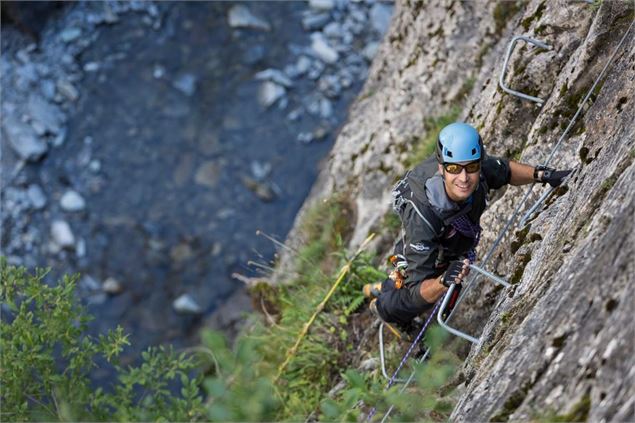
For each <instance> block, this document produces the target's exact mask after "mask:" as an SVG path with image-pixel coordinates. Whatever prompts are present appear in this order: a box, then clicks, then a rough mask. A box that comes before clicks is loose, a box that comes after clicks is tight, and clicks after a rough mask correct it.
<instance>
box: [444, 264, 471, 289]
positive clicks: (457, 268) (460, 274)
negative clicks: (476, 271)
mask: <svg viewBox="0 0 635 423" xmlns="http://www.w3.org/2000/svg"><path fill="white" fill-rule="evenodd" d="M469 264H470V262H469V260H467V259H466V260H463V261H460V260H455V261H452V262H450V265H449V266H448V269H447V270H446V271H445V273H444V274H443V276H442V277H441V283H442V284H443V285H444V286H446V287H448V288H449V287H450V286H452V284H453V283H461V282H462V281H463V278H464V277H465V276H467V274H468V273H469V272H470V268H469Z"/></svg>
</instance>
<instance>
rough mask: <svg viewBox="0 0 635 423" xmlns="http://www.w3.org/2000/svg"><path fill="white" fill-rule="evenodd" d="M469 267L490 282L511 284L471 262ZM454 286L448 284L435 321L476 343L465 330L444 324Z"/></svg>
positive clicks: (503, 284)
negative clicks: (448, 286) (444, 314)
mask: <svg viewBox="0 0 635 423" xmlns="http://www.w3.org/2000/svg"><path fill="white" fill-rule="evenodd" d="M470 269H472V270H474V271H476V272H478V273H480V274H481V275H483V276H485V277H487V278H488V279H489V280H491V281H492V282H494V283H496V284H499V285H502V286H504V287H505V288H509V287H510V286H511V284H510V283H509V282H507V281H506V280H504V279H502V278H499V277H498V276H496V275H495V274H493V273H490V272H488V271H487V270H485V269H481V268H480V267H478V266H475V265H473V264H470ZM455 288H456V285H455V284H452V286H450V289H448V292H447V293H446V294H445V297H444V298H443V303H442V304H441V308H440V309H439V313H438V314H437V322H439V325H441V327H442V328H443V329H445V330H447V331H448V332H450V333H451V334H453V335H456V336H458V337H459V338H463V339H466V340H468V341H470V342H471V343H473V344H478V339H477V338H474V337H473V336H470V335H468V334H467V333H465V332H461V331H460V330H458V329H454V328H453V327H450V326H449V325H448V324H446V323H445V322H444V321H443V317H442V316H443V313H444V312H445V308H446V307H447V305H448V302H449V301H450V298H452V293H453V292H454V289H455Z"/></svg>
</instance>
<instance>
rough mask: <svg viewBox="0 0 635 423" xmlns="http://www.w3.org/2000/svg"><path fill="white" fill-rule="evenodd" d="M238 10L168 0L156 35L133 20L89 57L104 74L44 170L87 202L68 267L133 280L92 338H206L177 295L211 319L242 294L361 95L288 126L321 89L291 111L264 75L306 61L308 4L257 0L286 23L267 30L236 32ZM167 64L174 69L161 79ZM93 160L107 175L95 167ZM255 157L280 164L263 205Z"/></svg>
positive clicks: (93, 76) (102, 37)
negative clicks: (322, 131) (264, 93)
mask: <svg viewBox="0 0 635 423" xmlns="http://www.w3.org/2000/svg"><path fill="white" fill-rule="evenodd" d="M232 5H233V3H224V2H196V3H180V4H167V3H162V4H160V9H161V10H162V12H163V13H164V21H163V23H162V26H161V28H160V29H159V30H154V29H151V28H149V27H148V26H147V25H144V24H143V23H142V22H141V17H140V16H139V15H136V14H134V13H129V14H127V15H125V16H123V17H122V18H121V21H120V22H119V23H118V24H116V25H113V26H110V27H100V32H99V34H98V38H97V40H96V42H94V43H93V45H92V46H91V47H89V48H88V49H87V50H86V51H85V52H84V53H83V55H82V56H81V57H80V62H81V63H82V64H83V63H88V62H92V61H95V62H99V63H101V64H102V65H101V68H100V70H99V71H97V72H92V73H85V76H84V79H83V80H82V81H81V82H80V83H79V85H80V86H81V93H82V95H81V97H80V100H79V102H78V112H76V113H74V114H73V115H72V118H71V120H70V122H69V128H68V129H69V132H68V137H67V142H66V143H65V144H64V146H62V147H60V148H59V149H56V151H55V152H54V154H51V155H50V156H49V158H47V160H45V161H44V162H43V164H42V165H38V167H37V168H36V169H37V170H34V169H35V168H33V169H31V170H32V171H37V173H38V177H39V179H40V181H41V182H42V183H43V184H44V185H46V186H47V187H53V188H52V189H50V191H58V192H63V191H64V190H65V189H66V188H67V187H68V188H73V189H75V190H77V191H78V192H81V193H82V195H84V197H85V198H86V201H87V210H86V212H84V213H83V215H82V216H80V217H79V218H74V220H73V223H72V224H73V230H74V232H75V235H76V236H80V237H83V238H84V239H85V240H86V250H87V254H86V256H85V257H84V258H79V259H77V258H74V257H69V261H70V263H69V264H70V265H71V267H72V268H74V269H77V271H79V272H82V273H84V274H90V275H91V276H93V277H95V278H96V279H97V280H100V281H103V280H105V279H106V278H108V277H115V278H116V279H118V280H119V281H121V282H122V284H123V285H124V287H125V289H124V291H123V293H121V294H119V295H116V296H110V297H108V298H107V299H106V300H105V301H104V302H103V303H101V304H93V305H91V306H90V311H91V312H92V313H93V314H94V315H95V316H96V317H97V319H96V321H95V322H94V324H93V330H95V331H103V330H104V329H106V328H112V327H114V326H116V325H117V324H121V325H122V326H124V329H125V331H126V332H128V333H131V339H132V340H133V342H134V343H135V347H136V348H135V350H139V349H141V348H145V347H146V346H148V345H153V344H160V343H173V344H175V345H176V346H182V345H186V344H188V343H191V342H193V341H192V337H191V336H192V335H194V334H195V332H196V329H197V327H198V326H199V325H198V324H199V323H200V319H201V317H192V316H191V315H180V314H177V313H176V312H175V311H174V310H173V308H172V301H173V300H174V299H175V298H176V297H178V296H179V295H181V294H183V293H189V294H191V295H192V297H193V298H195V300H196V302H197V303H198V304H199V305H201V307H202V308H203V309H204V314H203V316H204V315H206V314H209V313H211V312H212V311H213V310H215V309H216V308H217V306H218V305H219V304H221V303H223V302H224V301H225V300H226V299H227V297H228V296H229V295H230V294H231V293H232V292H234V291H235V290H236V289H239V288H240V284H239V283H238V282H236V281H234V280H232V279H231V277H230V275H231V274H232V273H233V272H240V273H243V274H246V275H249V274H253V269H250V268H249V267H248V266H247V262H248V260H261V261H267V260H270V259H272V257H273V254H274V248H273V245H272V244H271V243H270V242H269V241H267V240H266V239H264V238H263V237H258V236H256V234H255V233H256V230H257V229H261V230H263V231H265V232H266V233H269V234H272V235H275V236H277V237H278V238H281V239H283V238H284V236H285V235H286V233H287V231H288V230H289V229H290V226H291V224H292V222H293V219H294V216H295V214H296V212H297V210H298V209H299V207H300V206H301V204H302V202H303V200H304V198H305V197H306V195H307V194H308V191H309V189H310V187H311V184H312V183H313V181H314V180H315V178H316V175H317V172H318V164H319V161H320V160H321V159H322V158H323V157H324V156H325V154H326V153H327V152H328V151H329V149H330V147H331V145H332V141H333V139H334V136H335V135H336V131H337V126H338V125H340V124H341V123H342V122H343V120H344V119H345V117H346V108H347V107H348V104H349V103H350V101H352V99H353V98H354V97H355V95H356V94H357V92H358V90H359V88H361V83H362V81H356V82H355V83H354V84H353V86H352V87H351V88H350V89H348V90H346V91H344V93H343V95H342V96H341V97H340V98H339V99H338V100H336V101H334V103H333V105H334V117H335V118H334V120H333V121H332V122H328V123H327V122H321V121H320V120H319V119H317V118H313V117H311V116H309V115H308V114H304V115H303V116H302V117H301V118H300V119H299V120H297V121H294V122H291V121H290V120H288V119H286V116H287V114H288V113H289V112H290V111H291V110H293V109H294V108H295V107H296V106H297V105H299V104H300V102H301V101H303V99H304V98H305V97H306V96H307V95H309V94H310V93H311V92H312V91H311V90H312V89H314V83H313V82H311V81H309V80H307V79H305V80H302V81H300V82H297V81H296V85H295V86H294V88H293V89H292V90H290V91H288V97H289V105H288V107H287V108H286V109H285V110H280V109H279V108H278V106H277V104H276V105H274V106H272V107H270V108H269V109H264V108H263V107H262V106H261V105H259V104H258V102H257V101H256V98H257V90H258V87H259V86H260V81H256V80H254V78H253V76H254V74H255V73H256V72H258V71H261V70H263V69H266V68H269V67H273V68H277V69H282V68H283V67H284V65H285V64H287V63H289V62H290V61H295V60H296V56H293V57H292V56H291V54H290V53H289V45H290V44H294V45H308V44H309V43H310V42H309V34H308V33H306V32H305V31H304V30H303V29H302V28H301V25H300V22H301V16H300V13H301V12H302V10H305V9H306V7H307V6H306V4H304V3H300V2H276V3H249V7H250V9H251V10H252V12H254V13H255V14H257V15H259V16H261V17H264V18H265V19H266V20H268V21H269V22H270V23H271V26H272V28H273V30H272V31H271V32H260V31H254V30H235V29H231V28H229V27H228V24H227V11H228V9H229V8H230V7H231V6H232ZM259 53H263V54H262V58H261V60H259V61H258V62H257V63H255V64H253V63H252V62H253V60H254V57H256V58H257V57H258V54H259ZM157 66H159V68H161V67H162V68H163V69H164V74H165V75H164V76H163V77H161V78H158V79H157V78H156V77H155V76H154V73H155V71H156V70H157ZM184 74H190V75H193V76H195V79H196V89H195V91H194V93H193V94H192V95H191V96H188V95H185V94H184V93H182V92H181V91H179V90H177V89H175V88H174V86H173V82H174V81H175V80H177V79H178V78H179V77H180V76H182V75H184ZM319 125H328V126H329V128H330V132H329V135H328V136H327V137H326V138H325V139H324V140H322V141H320V142H315V143H311V144H308V145H307V144H302V143H299V142H298V141H296V138H297V134H298V132H299V131H302V130H308V131H311V130H312V129H315V128H316V127H317V126H319ZM87 137H88V138H87ZM95 160H97V161H99V163H100V169H99V170H98V171H96V172H95V171H89V170H88V169H87V163H88V162H89V161H95ZM253 162H258V163H261V164H265V163H268V164H270V165H271V172H270V173H269V175H268V176H266V177H265V178H264V183H266V184H267V185H268V186H269V187H272V188H273V190H274V191H276V192H277V194H276V198H275V200H273V201H271V202H263V201H262V200H261V199H259V198H258V197H257V196H256V195H255V194H254V192H252V191H251V190H250V189H248V188H247V187H246V186H245V184H244V183H243V179H244V177H245V176H249V177H251V178H253V175H252V174H251V173H252V171H251V170H250V169H251V168H252V166H253ZM197 172H199V180H204V181H203V182H204V183H203V184H201V183H199V182H197V176H196V175H197ZM50 217H55V216H49V218H50ZM39 218H41V219H43V218H44V217H43V216H40V217H39ZM260 256H262V258H259V257H260ZM62 270H67V269H62Z"/></svg>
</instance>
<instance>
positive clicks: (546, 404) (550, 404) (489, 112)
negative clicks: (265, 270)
mask: <svg viewBox="0 0 635 423" xmlns="http://www.w3.org/2000/svg"><path fill="white" fill-rule="evenodd" d="M633 19H634V6H633V3H632V2H621V1H604V2H599V3H595V4H589V3H587V2H576V1H563V0H560V1H555V2H547V1H544V0H542V1H540V0H532V1H526V2H525V1H518V2H499V3H494V2H492V3H486V4H483V3H476V2H455V1H441V2H434V3H429V2H419V1H404V2H400V3H398V4H397V7H396V9H395V13H394V16H393V21H392V25H391V28H390V30H389V33H388V34H387V36H386V38H385V40H384V42H383V44H382V46H381V47H380V50H379V53H378V55H377V57H376V58H375V61H374V63H373V66H372V68H371V72H370V75H369V78H368V80H367V82H366V85H365V88H364V89H363V91H362V93H361V95H360V97H359V99H358V100H357V102H356V103H355V104H354V105H353V107H352V108H351V110H350V112H349V120H348V123H347V124H346V125H345V126H344V127H343V128H342V130H341V133H340V134H339V136H338V138H337V141H336V144H335V146H334V148H333V150H332V152H331V155H330V157H329V160H328V162H326V163H325V167H324V168H323V170H322V172H321V174H320V177H319V179H318V182H317V183H316V185H315V187H314V189H313V191H312V194H311V196H310V198H309V199H308V200H307V203H306V204H305V206H304V207H303V209H302V211H301V212H300V213H299V215H298V218H297V219H296V225H295V229H294V230H292V232H291V234H290V235H289V238H288V241H287V243H288V244H289V245H290V246H291V247H293V246H297V245H300V244H302V242H303V240H302V239H301V235H300V232H301V231H299V230H298V226H299V223H298V222H301V221H302V218H303V214H305V213H306V210H308V208H309V207H310V206H311V204H314V203H315V202H317V201H321V200H323V199H326V198H328V197H330V196H332V195H333V194H334V193H337V194H338V195H340V196H344V197H345V198H347V199H349V201H350V204H351V209H352V210H353V212H354V219H353V222H354V224H353V228H352V235H351V236H350V240H349V245H350V247H351V248H354V247H355V246H357V245H359V243H361V241H362V240H363V239H365V237H366V236H367V235H368V233H370V232H373V231H374V232H378V234H379V236H378V237H377V238H376V240H375V241H374V244H373V247H374V249H375V250H376V252H378V253H380V254H381V253H386V252H387V251H389V250H390V248H391V246H392V242H393V238H394V233H392V232H391V231H388V230H386V229H385V228H384V226H383V221H384V218H385V216H386V214H387V213H389V198H390V188H391V186H392V184H393V182H394V181H395V180H396V178H398V177H399V176H400V175H402V174H403V173H404V171H405V170H406V169H407V168H408V167H409V164H410V163H411V160H412V157H413V154H414V152H415V150H416V149H417V145H418V144H419V143H421V142H422V140H425V139H426V137H429V136H434V131H435V130H436V128H435V126H434V122H435V121H438V120H439V119H441V118H456V119H458V120H464V121H467V122H469V123H471V124H473V125H474V126H476V127H477V128H478V129H479V131H480V132H481V135H482V137H483V139H484V141H485V145H486V149H487V151H488V153H489V154H494V155H502V156H505V157H508V158H512V159H515V160H520V161H522V162H526V163H530V164H541V163H544V162H546V161H549V164H550V165H551V166H554V167H558V168H571V169H576V171H575V173H574V174H573V176H572V177H571V178H570V179H569V181H568V182H567V184H566V185H565V186H563V187H562V188H560V189H557V190H555V191H553V192H551V193H549V194H548V196H547V197H546V199H545V201H544V202H542V203H540V204H539V205H538V207H537V209H536V212H535V213H533V214H532V215H531V216H528V219H525V221H524V222H523V224H522V225H519V224H518V223H516V224H514V226H513V227H512V229H511V230H510V231H508V232H507V235H506V236H505V237H504V238H503V239H502V241H501V243H500V245H499V246H498V247H497V249H496V250H495V251H494V252H493V254H492V255H491V257H488V263H487V264H488V266H487V267H488V269H490V270H492V271H494V272H495V273H497V274H499V275H501V276H503V277H505V278H506V279H508V280H509V281H510V282H511V283H512V284H513V286H512V287H511V288H509V289H505V290H502V289H500V288H495V287H494V285H492V284H489V283H487V282H479V283H475V284H474V286H470V289H468V290H466V291H467V293H466V294H465V298H464V301H463V302H462V304H461V306H460V307H459V308H458V309H457V311H456V319H455V320H454V322H453V325H454V326H456V327H459V328H461V330H464V331H466V332H468V333H471V334H476V335H477V336H478V334H481V335H480V340H479V343H478V344H474V345H473V346H472V348H471V350H470V353H469V356H468V358H467V360H466V362H465V364H464V367H463V369H462V370H461V372H462V379H463V380H464V381H465V382H464V383H463V384H462V386H461V387H460V388H459V393H460V396H459V401H458V404H457V406H456V408H455V410H454V412H453V414H452V417H451V420H456V421H484V420H493V421H506V420H508V419H511V420H529V419H536V418H540V417H541V416H542V417H545V416H550V415H551V416H556V415H557V416H560V417H566V418H568V419H569V420H576V421H578V420H590V421H607V420H611V421H632V420H634V419H635V411H634V410H635V351H634V350H635V348H634V345H633V344H634V342H633V339H635V327H634V326H633V324H632V316H633V311H634V309H635V307H634V306H635V299H634V298H635V288H634V285H633V282H634V277H633V275H634V274H635V265H634V261H633V259H632V257H633V256H634V254H635V227H634V226H635V221H634V219H633V216H634V215H635V201H634V197H635V194H634V190H633V188H632V185H631V184H632V182H633V180H634V176H635V175H634V174H635V166H634V165H633V162H634V160H635V112H634V108H633V98H634V96H633V91H634V90H635V84H633V81H634V80H635V30H633V28H632V25H631V24H632V22H633ZM627 31H630V35H627V36H626V38H624V42H623V43H622V44H621V45H619V44H620V41H621V40H622V39H623V36H624V35H625V34H627ZM514 35H525V36H528V37H531V38H534V39H538V40H540V41H542V42H545V43H547V44H548V45H550V46H551V49H541V48H537V47H532V46H530V45H528V44H523V43H519V44H518V45H517V46H516V49H515V50H514V53H513V54H512V56H511V58H510V61H509V66H508V72H507V77H506V80H505V83H506V85H508V86H509V87H512V88H513V89H515V90H518V91H522V92H525V93H527V94H529V95H532V96H535V97H539V98H541V99H543V100H544V103H543V104H542V106H538V105H537V104H536V103H534V102H531V101H526V100H522V99H520V98H517V97H514V96H511V95H509V94H507V93H505V92H503V91H502V90H501V88H500V87H499V86H498V78H499V76H500V73H501V69H502V65H503V60H504V56H505V53H506V49H507V45H508V43H509V41H510V39H511V38H512V36H514ZM618 45H619V50H618ZM613 53H615V56H614V58H613V61H612V62H611V63H610V64H609V67H608V68H607V70H606V73H605V74H604V76H603V77H602V78H601V79H600V80H599V81H598V84H597V85H596V87H595V89H593V90H591V88H592V85H593V83H594V82H595V80H596V78H597V77H598V75H600V73H601V71H602V69H603V67H604V66H605V65H606V64H607V62H608V61H609V59H610V58H611V56H612V55H613ZM589 92H591V95H590V98H589V99H588V100H587V101H586V102H585V103H584V106H583V107H582V110H581V112H580V113H579V114H578V117H577V119H576V121H575V123H574V124H572V125H570V123H571V121H572V118H574V116H575V115H576V112H577V110H578V108H579V106H580V105H581V104H582V100H583V99H584V98H585V96H586V94H587V93H589ZM569 126H571V127H570V128H569V131H567V133H566V134H565V130H566V129H567V127H569ZM563 134H565V136H564V137H563ZM560 139H562V142H561V143H559V142H558V141H559V140H560ZM556 146H557V149H556V150H555V151H554V147H556ZM552 152H553V155H552V154H551V153H552ZM524 189H525V188H524V187H520V188H515V187H509V188H507V189H504V190H501V191H499V192H497V193H494V195H493V196H492V198H491V200H490V207H489V210H488V211H487V212H486V214H485V215H484V216H483V219H482V221H481V225H482V226H483V228H484V232H483V236H482V238H481V243H480V246H479V250H478V252H479V256H480V260H482V259H483V258H484V255H485V254H486V252H487V251H488V250H489V249H490V247H491V246H492V244H493V242H494V240H495V239H496V237H497V236H498V234H499V233H500V231H501V229H502V228H503V227H504V225H505V223H506V222H507V220H508V218H509V217H510V215H511V214H512V211H513V210H514V208H515V207H516V206H517V205H518V204H519V202H520V201H521V199H522V197H523V193H524ZM547 189H548V188H547V187H542V186H541V185H536V186H534V187H533V189H532V191H531V192H530V193H529V194H528V201H526V202H525V204H524V206H523V207H521V209H520V211H519V213H520V216H522V215H523V214H524V213H525V212H526V211H527V210H528V209H529V207H531V206H532V205H534V204H535V203H536V201H537V200H538V199H539V198H540V197H541V195H542V194H543V193H545V192H546V190H547ZM517 221H518V219H516V222H517ZM290 261H291V259H290V258H289V257H288V256H286V255H285V254H282V256H281V258H280V263H279V265H278V270H277V272H276V273H275V274H274V278H273V279H274V280H275V281H277V282H283V281H284V278H282V276H281V275H284V274H287V273H288V271H289V268H290ZM549 413H551V414H549ZM556 413H557V414H556Z"/></svg>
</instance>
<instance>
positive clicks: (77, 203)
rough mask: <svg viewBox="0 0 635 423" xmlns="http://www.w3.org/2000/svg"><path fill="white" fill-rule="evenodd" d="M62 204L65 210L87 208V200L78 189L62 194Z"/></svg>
mask: <svg viewBox="0 0 635 423" xmlns="http://www.w3.org/2000/svg"><path fill="white" fill-rule="evenodd" d="M60 206H61V207H62V210H64V211H68V212H78V211H82V210H84V209H85V208H86V201H85V200H84V198H83V197H82V196H81V195H80V194H79V193H78V192H77V191H73V190H69V191H66V192H65V193H64V195H62V198H61V199H60Z"/></svg>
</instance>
